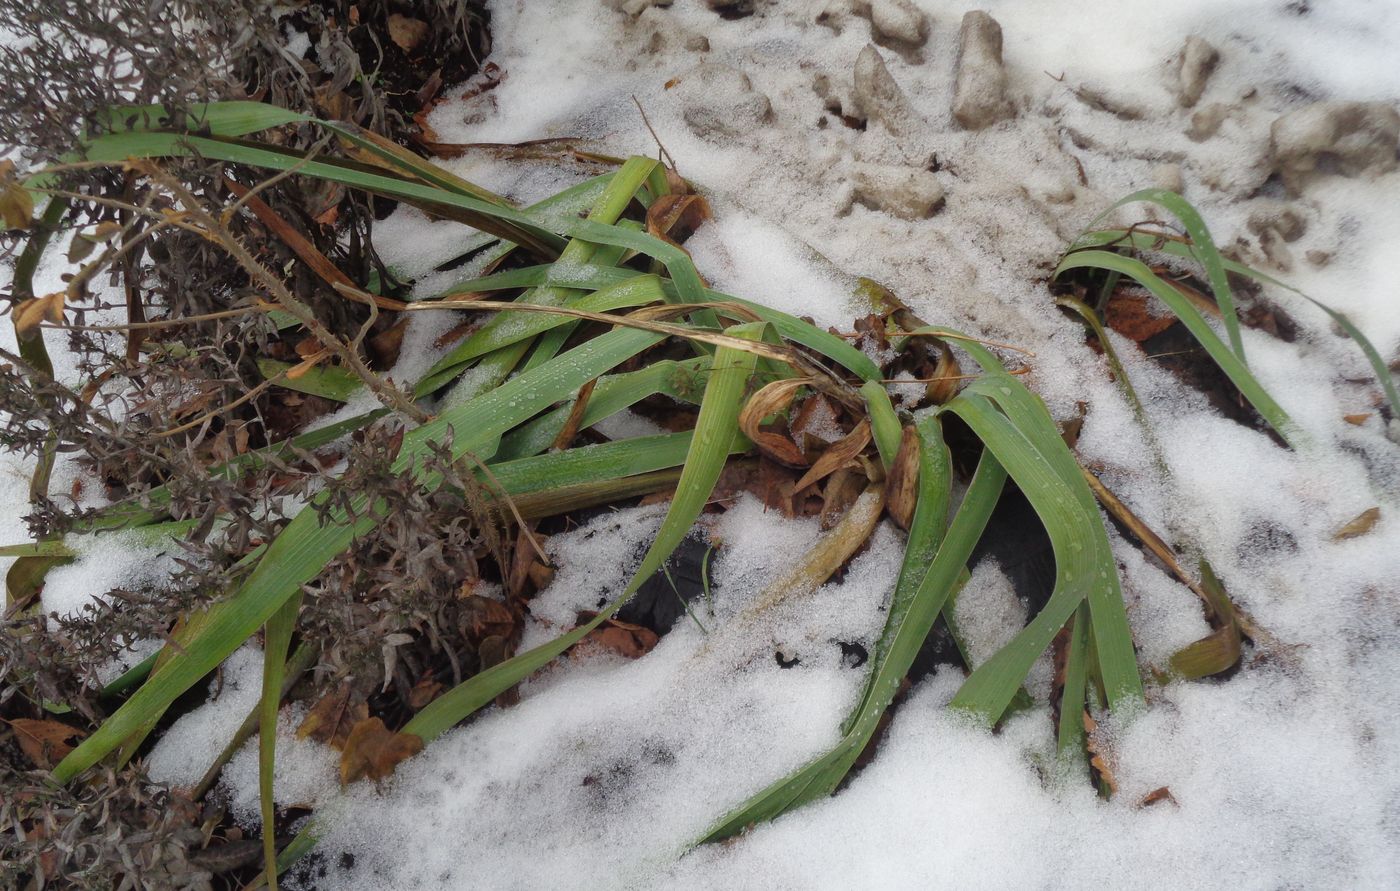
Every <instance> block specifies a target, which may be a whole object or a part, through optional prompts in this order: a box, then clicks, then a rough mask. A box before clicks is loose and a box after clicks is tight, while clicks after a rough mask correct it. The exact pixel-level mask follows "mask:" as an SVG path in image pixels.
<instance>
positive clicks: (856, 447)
mask: <svg viewBox="0 0 1400 891" xmlns="http://www.w3.org/2000/svg"><path fill="white" fill-rule="evenodd" d="M868 445H870V421H869V420H868V419H865V418H862V419H861V422H860V423H859V424H857V425H856V427H855V429H854V430H852V431H851V432H850V433H847V434H846V435H845V436H844V437H842V438H841V439H840V440H839V441H838V442H837V443H836V444H835V445H833V446H832V447H831V448H829V449H827V450H826V451H825V452H823V453H822V456H821V457H820V458H818V459H817V460H816V461H814V462H813V463H812V469H811V470H809V471H807V472H806V473H805V474H804V475H803V476H802V479H800V480H798V481H797V488H798V489H805V488H806V487H808V486H810V485H811V484H812V483H815V482H817V481H818V480H820V479H822V478H823V477H825V476H827V475H828V474H831V473H833V472H835V471H837V470H839V469H840V468H842V467H845V466H846V465H847V464H849V463H850V462H852V461H854V460H855V458H856V456H857V455H859V454H860V453H861V452H863V451H865V447H866V446H868Z"/></svg>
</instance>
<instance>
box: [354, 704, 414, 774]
mask: <svg viewBox="0 0 1400 891" xmlns="http://www.w3.org/2000/svg"><path fill="white" fill-rule="evenodd" d="M422 750H423V738H422V737H421V736H414V735H413V734H411V733H396V732H394V731H392V730H390V729H389V728H388V727H385V726H384V722H383V721H382V720H380V719H379V718H366V719H365V720H363V721H358V722H356V724H355V726H354V728H353V729H352V730H351V731H350V736H349V738H347V739H346V740H345V749H344V751H342V752H341V753H340V782H341V783H342V784H344V785H349V784H350V783H353V782H355V781H356V780H359V779H363V778H365V777H369V778H370V779H372V780H382V779H384V778H385V777H387V776H389V775H390V774H392V773H393V772H394V768H395V767H397V766H398V764H399V762H400V761H404V760H406V759H408V758H412V757H413V756H414V755H417V754H418V753H419V752H421V751H422Z"/></svg>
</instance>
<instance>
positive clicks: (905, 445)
mask: <svg viewBox="0 0 1400 891" xmlns="http://www.w3.org/2000/svg"><path fill="white" fill-rule="evenodd" d="M918 489H919V434H918V433H917V432H916V431H915V430H914V427H913V425H912V424H911V425H908V426H906V427H905V428H904V431H903V433H902V434H901V435H900V438H899V451H897V452H896V453H895V456H894V463H893V464H892V465H891V466H890V472H889V476H887V477H885V510H887V511H889V513H890V518H891V519H892V520H894V521H895V522H896V523H898V524H899V526H900V528H901V529H908V528H909V524H910V523H912V522H914V505H915V504H916V503H918V498H919V491H918Z"/></svg>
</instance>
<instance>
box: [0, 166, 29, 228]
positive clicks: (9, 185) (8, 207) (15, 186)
mask: <svg viewBox="0 0 1400 891" xmlns="http://www.w3.org/2000/svg"><path fill="white" fill-rule="evenodd" d="M0 219H4V221H5V228H6V229H28V228H29V227H30V226H31V225H32V224H33V222H34V196H32V195H30V194H29V190H28V189H26V188H25V187H24V186H23V185H22V184H21V183H20V181H19V178H18V177H17V176H16V175H15V162H13V161H10V160H8V159H6V160H3V161H0Z"/></svg>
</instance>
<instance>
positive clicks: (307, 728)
mask: <svg viewBox="0 0 1400 891" xmlns="http://www.w3.org/2000/svg"><path fill="white" fill-rule="evenodd" d="M368 717H369V705H368V704H366V703H365V701H364V700H363V699H361V698H359V697H358V696H354V695H353V694H352V692H351V690H350V688H349V687H347V686H341V687H338V688H337V689H335V690H332V691H331V692H330V693H327V694H326V695H325V696H323V697H321V699H320V701H319V702H317V703H316V704H315V705H313V706H312V707H311V711H309V712H307V713H306V717H305V718H303V719H302V721H301V725H300V726H298V727H297V738H298V739H308V738H310V739H314V740H316V741H317V742H320V743H325V744H326V745H328V746H330V747H331V748H333V749H340V750H343V749H344V748H345V741H346V740H347V739H349V738H350V731H351V730H352V729H354V727H355V725H356V724H358V723H359V722H361V721H363V720H365V719H366V718H368Z"/></svg>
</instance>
